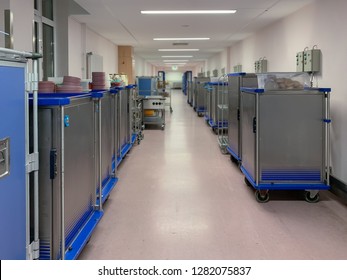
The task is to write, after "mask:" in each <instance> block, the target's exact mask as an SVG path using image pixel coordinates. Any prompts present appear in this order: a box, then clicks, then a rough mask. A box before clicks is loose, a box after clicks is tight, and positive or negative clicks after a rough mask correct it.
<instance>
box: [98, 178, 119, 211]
mask: <svg viewBox="0 0 347 280" xmlns="http://www.w3.org/2000/svg"><path fill="white" fill-rule="evenodd" d="M117 183H118V178H114V177H110V178H109V180H108V181H107V183H106V184H105V185H103V188H102V196H101V197H102V200H101V201H102V203H104V202H105V201H106V199H107V198H108V197H109V196H110V193H111V191H112V190H113V189H114V188H115V187H116V185H117ZM96 205H99V198H97V200H96Z"/></svg>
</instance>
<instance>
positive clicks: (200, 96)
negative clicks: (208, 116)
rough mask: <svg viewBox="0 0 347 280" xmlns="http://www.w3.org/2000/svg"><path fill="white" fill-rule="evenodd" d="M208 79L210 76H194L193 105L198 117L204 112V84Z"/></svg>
mask: <svg viewBox="0 0 347 280" xmlns="http://www.w3.org/2000/svg"><path fill="white" fill-rule="evenodd" d="M209 81H210V78H205V77H194V91H193V107H194V110H195V111H196V113H197V114H198V116H199V117H202V116H203V115H204V114H205V112H206V102H205V101H206V100H205V91H206V89H205V84H206V83H207V82H209Z"/></svg>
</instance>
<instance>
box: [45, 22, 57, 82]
mask: <svg viewBox="0 0 347 280" xmlns="http://www.w3.org/2000/svg"><path fill="white" fill-rule="evenodd" d="M42 33H43V34H42V35H43V36H42V37H43V38H42V39H43V80H47V78H48V77H54V29H53V27H52V26H50V25H47V24H42Z"/></svg>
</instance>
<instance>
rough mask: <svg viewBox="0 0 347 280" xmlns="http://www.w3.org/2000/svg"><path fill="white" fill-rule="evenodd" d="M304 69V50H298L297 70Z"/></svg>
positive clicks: (301, 70)
mask: <svg viewBox="0 0 347 280" xmlns="http://www.w3.org/2000/svg"><path fill="white" fill-rule="evenodd" d="M303 71H304V52H298V53H297V54H296V72H303Z"/></svg>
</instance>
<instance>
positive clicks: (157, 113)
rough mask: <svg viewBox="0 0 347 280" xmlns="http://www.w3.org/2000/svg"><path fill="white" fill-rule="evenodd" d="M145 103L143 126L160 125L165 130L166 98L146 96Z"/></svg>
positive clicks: (143, 101) (143, 100)
mask: <svg viewBox="0 0 347 280" xmlns="http://www.w3.org/2000/svg"><path fill="white" fill-rule="evenodd" d="M142 103H143V125H144V126H146V125H151V124H153V125H159V126H160V127H161V129H162V130H164V129H165V97H162V96H160V95H158V96H145V97H144V98H143V99H142Z"/></svg>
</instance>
